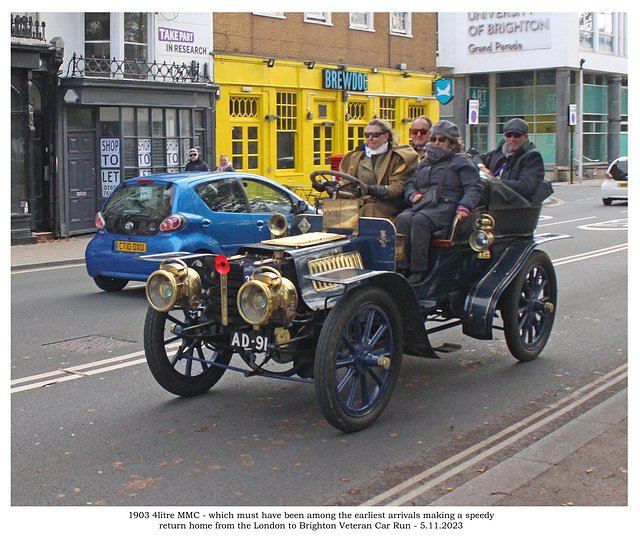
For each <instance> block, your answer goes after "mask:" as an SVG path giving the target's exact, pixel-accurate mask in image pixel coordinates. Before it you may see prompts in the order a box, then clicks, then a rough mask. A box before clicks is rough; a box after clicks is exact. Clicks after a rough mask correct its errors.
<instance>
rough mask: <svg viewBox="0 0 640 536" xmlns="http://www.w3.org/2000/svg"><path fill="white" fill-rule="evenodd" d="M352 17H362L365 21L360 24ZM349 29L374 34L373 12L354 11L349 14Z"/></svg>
mask: <svg viewBox="0 0 640 536" xmlns="http://www.w3.org/2000/svg"><path fill="white" fill-rule="evenodd" d="M354 15H364V16H365V19H366V21H365V22H364V23H362V22H359V21H357V20H354ZM349 29H351V30H362V31H364V32H375V30H374V28H373V11H354V12H351V13H349Z"/></svg>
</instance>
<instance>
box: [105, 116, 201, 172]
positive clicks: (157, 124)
mask: <svg viewBox="0 0 640 536" xmlns="http://www.w3.org/2000/svg"><path fill="white" fill-rule="evenodd" d="M118 113H119V114H120V119H119V121H120V123H119V125H121V128H122V160H123V164H124V177H125V179H129V178H132V177H138V176H140V175H149V174H151V173H160V172H167V171H169V172H176V171H181V170H182V169H184V166H185V164H186V162H187V158H188V157H187V155H188V153H189V149H190V148H191V147H194V146H195V147H198V148H199V149H200V150H201V152H202V143H199V142H198V140H199V137H198V132H197V131H196V130H193V129H192V125H193V124H194V123H195V121H194V120H193V118H192V114H193V116H197V115H198V113H202V110H197V111H192V110H186V109H174V108H165V109H163V108H153V109H149V108H144V107H141V108H133V107H122V108H116V107H113V108H107V107H105V108H101V109H100V125H101V136H102V137H119V134H116V135H113V134H111V135H109V136H107V135H106V134H105V132H112V133H113V131H114V129H115V125H116V124H118V120H117V114H118ZM118 128H120V127H118Z"/></svg>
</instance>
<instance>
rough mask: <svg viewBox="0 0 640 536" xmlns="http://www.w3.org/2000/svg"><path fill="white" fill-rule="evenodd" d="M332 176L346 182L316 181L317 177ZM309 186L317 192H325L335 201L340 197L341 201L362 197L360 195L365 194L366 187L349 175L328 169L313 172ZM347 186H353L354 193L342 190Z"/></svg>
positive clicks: (333, 180)
mask: <svg viewBox="0 0 640 536" xmlns="http://www.w3.org/2000/svg"><path fill="white" fill-rule="evenodd" d="M319 175H322V176H327V175H329V176H332V177H337V178H340V179H345V181H347V182H346V183H344V182H342V183H341V182H339V181H337V180H336V179H325V180H324V181H323V182H320V181H319V180H318V179H316V177H317V176H319ZM310 178H311V184H312V185H313V187H314V188H315V189H316V190H317V191H318V192H327V193H328V194H329V196H330V197H331V198H332V199H336V198H338V197H341V198H343V199H356V198H358V197H362V195H364V194H366V192H367V185H366V184H364V183H363V182H362V181H361V180H359V179H357V178H356V177H353V176H351V175H347V174H346V173H342V172H341V171H333V170H329V169H319V170H317V171H313V172H312V173H311V177H310ZM349 185H354V186H355V188H354V190H355V192H345V191H344V190H343V188H345V187H346V186H349Z"/></svg>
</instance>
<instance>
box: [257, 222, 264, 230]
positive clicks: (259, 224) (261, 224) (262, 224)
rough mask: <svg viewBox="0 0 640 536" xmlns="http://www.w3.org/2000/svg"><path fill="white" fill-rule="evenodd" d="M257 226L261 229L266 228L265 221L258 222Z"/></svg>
mask: <svg viewBox="0 0 640 536" xmlns="http://www.w3.org/2000/svg"><path fill="white" fill-rule="evenodd" d="M256 225H257V226H258V228H259V229H262V228H263V227H264V220H256Z"/></svg>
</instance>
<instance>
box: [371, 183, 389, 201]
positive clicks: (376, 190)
mask: <svg viewBox="0 0 640 536" xmlns="http://www.w3.org/2000/svg"><path fill="white" fill-rule="evenodd" d="M367 194H368V195H370V196H372V197H376V198H378V199H386V198H387V197H389V190H387V187H386V186H380V185H379V184H371V185H367Z"/></svg>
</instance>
